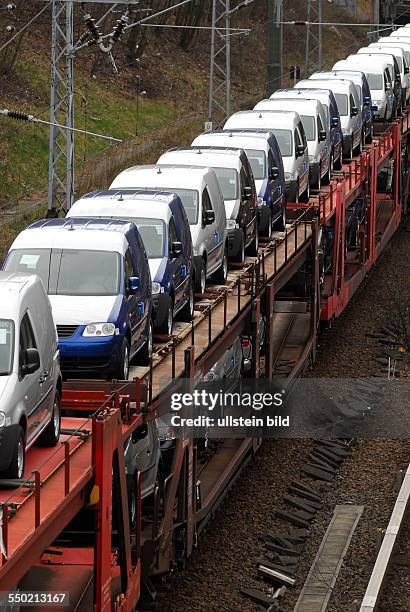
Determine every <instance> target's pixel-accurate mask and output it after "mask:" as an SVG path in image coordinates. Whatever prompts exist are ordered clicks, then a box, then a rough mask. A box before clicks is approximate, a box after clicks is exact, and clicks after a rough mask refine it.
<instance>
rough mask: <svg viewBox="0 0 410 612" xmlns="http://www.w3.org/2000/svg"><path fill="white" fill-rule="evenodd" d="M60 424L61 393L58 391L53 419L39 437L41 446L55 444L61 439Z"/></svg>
mask: <svg viewBox="0 0 410 612" xmlns="http://www.w3.org/2000/svg"><path fill="white" fill-rule="evenodd" d="M60 424H61V411H60V395H59V393H58V391H57V392H56V394H55V396H54V405H53V414H52V415H51V421H50V422H49V424H48V425H47V427H46V428H45V430H44V431H43V433H42V434H41V436H40V437H39V439H38V444H39V445H40V446H55V445H56V444H57V443H58V441H59V439H60Z"/></svg>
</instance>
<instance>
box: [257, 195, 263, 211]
mask: <svg viewBox="0 0 410 612" xmlns="http://www.w3.org/2000/svg"><path fill="white" fill-rule="evenodd" d="M263 204H264V202H263V198H261V197H260V196H258V206H259V208H260V207H261V206H263Z"/></svg>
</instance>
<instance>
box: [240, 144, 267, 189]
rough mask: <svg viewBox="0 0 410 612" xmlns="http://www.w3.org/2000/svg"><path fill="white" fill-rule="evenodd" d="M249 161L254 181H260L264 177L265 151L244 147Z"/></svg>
mask: <svg viewBox="0 0 410 612" xmlns="http://www.w3.org/2000/svg"><path fill="white" fill-rule="evenodd" d="M245 153H246V155H247V156H248V159H249V163H250V165H251V168H252V174H253V178H254V179H255V181H261V180H262V179H264V178H265V177H266V154H265V151H254V150H253V149H245Z"/></svg>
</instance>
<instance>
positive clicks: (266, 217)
mask: <svg viewBox="0 0 410 612" xmlns="http://www.w3.org/2000/svg"><path fill="white" fill-rule="evenodd" d="M260 212H261V217H262V219H263V223H261V225H260V226H259V229H260V233H261V234H262V236H265V237H266V238H272V210H271V208H270V206H267V205H266V206H264V207H263V208H262V209H261V211H260Z"/></svg>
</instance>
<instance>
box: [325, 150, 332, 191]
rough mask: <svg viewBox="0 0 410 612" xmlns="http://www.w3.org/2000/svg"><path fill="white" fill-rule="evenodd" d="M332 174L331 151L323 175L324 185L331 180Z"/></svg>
mask: <svg viewBox="0 0 410 612" xmlns="http://www.w3.org/2000/svg"><path fill="white" fill-rule="evenodd" d="M332 174H333V153H331V154H330V160H329V168H328V169H327V172H326V175H325V176H324V177H323V184H324V185H329V183H330V181H331V180H332Z"/></svg>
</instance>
